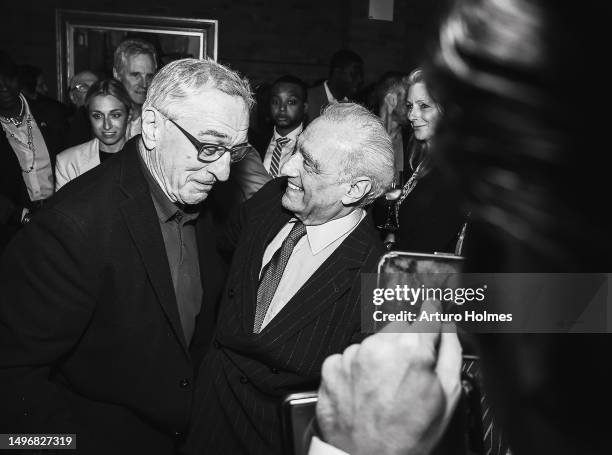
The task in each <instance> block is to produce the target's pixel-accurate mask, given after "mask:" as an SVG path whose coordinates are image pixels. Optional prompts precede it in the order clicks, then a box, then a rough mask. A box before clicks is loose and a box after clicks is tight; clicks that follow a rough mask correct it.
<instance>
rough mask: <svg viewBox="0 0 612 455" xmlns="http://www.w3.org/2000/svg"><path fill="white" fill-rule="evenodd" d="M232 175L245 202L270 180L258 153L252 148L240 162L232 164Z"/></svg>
mask: <svg viewBox="0 0 612 455" xmlns="http://www.w3.org/2000/svg"><path fill="white" fill-rule="evenodd" d="M232 174H234V176H235V177H236V181H237V183H238V186H239V187H240V190H241V193H242V195H243V197H244V200H245V201H246V200H247V199H250V197H251V196H253V195H254V194H255V193H256V192H257V191H259V189H260V188H261V187H262V186H264V185H265V184H266V183H268V182H269V181H270V180H271V179H272V177H270V174H268V172H267V171H266V168H265V167H264V165H263V163H262V161H261V158H260V157H259V153H257V150H255V149H254V148H251V149H250V150H249V151H248V153H247V154H246V156H245V157H244V158H243V159H242V160H241V161H239V162H238V163H236V164H234V167H233V168H232Z"/></svg>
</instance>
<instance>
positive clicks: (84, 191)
mask: <svg viewBox="0 0 612 455" xmlns="http://www.w3.org/2000/svg"><path fill="white" fill-rule="evenodd" d="M120 171H121V169H120V160H118V159H117V160H108V161H107V162H105V163H103V164H102V165H99V166H96V167H94V168H93V169H91V170H90V171H88V172H86V173H84V174H82V175H80V176H79V177H77V178H76V179H73V180H71V181H70V182H68V183H67V184H66V185H64V186H63V187H62V188H61V190H60V191H58V192H57V193H56V194H55V195H53V197H52V198H51V200H50V201H49V202H50V206H51V207H53V208H55V209H56V210H60V211H69V212H81V211H83V212H90V211H92V210H94V209H95V210H99V207H100V206H103V205H106V204H108V203H110V200H111V199H112V196H113V194H115V192H116V191H118V189H119V184H118V180H119V173H120Z"/></svg>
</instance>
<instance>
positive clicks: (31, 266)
mask: <svg viewBox="0 0 612 455" xmlns="http://www.w3.org/2000/svg"><path fill="white" fill-rule="evenodd" d="M139 139H140V136H137V137H136V138H134V139H133V140H132V141H130V142H128V144H126V146H125V148H124V150H123V152H122V153H121V154H119V155H118V156H117V157H113V158H111V159H109V160H107V161H106V162H104V163H103V164H102V165H100V166H98V167H96V168H95V169H93V170H92V171H90V172H88V173H86V174H84V175H82V176H81V177H79V178H77V179H75V180H73V181H71V182H70V183H69V184H68V185H66V186H65V187H64V188H62V190H61V191H60V192H58V193H57V194H56V195H55V196H54V197H53V198H52V200H51V201H50V203H49V205H48V206H45V208H43V209H42V210H41V211H40V212H39V214H37V216H36V217H34V218H33V220H32V221H31V222H30V223H29V224H28V225H26V226H25V227H24V229H22V230H21V231H20V232H19V233H18V234H17V235H16V237H15V238H14V240H13V242H11V243H10V244H9V246H8V247H7V249H6V251H5V254H4V256H3V258H2V263H1V269H0V284H1V289H2V291H1V293H0V298H1V299H2V304H1V305H0V403H2V407H1V410H0V428H1V429H2V430H3V431H4V432H19V433H50V432H58V431H59V432H67V433H76V434H77V447H78V448H80V453H87V454H98V453H99V454H104V455H108V454H135V453H143V454H144V453H146V454H148V455H150V454H171V453H173V449H174V447H173V445H174V443H175V439H178V438H180V437H181V433H183V432H184V431H185V430H186V428H187V423H188V420H189V414H190V410H191V405H192V398H193V388H192V384H193V382H194V367H193V363H194V362H195V360H194V359H192V354H194V352H195V353H196V354H197V353H198V351H197V350H198V349H199V348H202V347H207V346H208V345H209V344H210V335H211V328H210V326H207V323H209V322H211V321H212V319H211V318H209V315H210V314H211V313H212V311H213V302H214V301H215V300H216V298H217V296H218V295H219V294H220V291H221V286H222V282H223V278H224V277H223V274H222V267H220V265H219V264H220V261H221V260H220V257H219V256H218V255H217V253H216V249H215V244H214V238H213V236H212V235H211V234H210V232H212V229H211V227H210V223H211V222H210V218H209V217H208V216H207V215H206V214H205V213H202V215H201V216H200V217H199V219H198V224H197V230H198V233H199V234H198V237H199V245H198V246H199V253H200V259H201V260H200V270H201V275H202V280H203V285H204V299H203V303H202V311H201V313H200V317H199V320H198V326H197V328H196V333H195V335H194V338H193V340H192V346H191V348H192V350H191V354H190V352H189V350H188V347H187V346H186V343H185V338H184V336H183V332H182V326H181V323H180V319H179V313H178V308H177V304H176V298H175V295H174V288H173V284H172V278H171V275H170V269H169V266H168V260H167V256H166V252H165V248H164V243H163V237H162V233H161V229H160V226H159V220H158V218H157V213H156V211H155V207H154V205H153V202H152V199H151V195H150V192H149V189H148V186H147V183H146V180H145V178H144V176H143V173H142V168H141V164H140V161H139V159H138V155H137V153H138V152H137V141H138V140H139ZM194 350H195V351H194ZM199 353H200V354H201V350H200V351H199ZM173 435H176V438H175V437H174V436H173Z"/></svg>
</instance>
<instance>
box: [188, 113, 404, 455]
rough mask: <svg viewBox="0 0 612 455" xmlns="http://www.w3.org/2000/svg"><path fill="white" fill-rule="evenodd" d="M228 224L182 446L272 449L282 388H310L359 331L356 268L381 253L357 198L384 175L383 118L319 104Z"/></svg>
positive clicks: (366, 266)
mask: <svg viewBox="0 0 612 455" xmlns="http://www.w3.org/2000/svg"><path fill="white" fill-rule="evenodd" d="M282 174H283V175H284V176H286V177H287V178H279V179H275V180H273V181H272V182H270V183H268V184H267V185H266V186H264V187H263V188H262V189H261V190H260V191H259V192H258V193H256V194H255V195H254V196H253V197H252V198H251V199H250V200H249V201H247V203H246V204H245V205H244V206H243V207H244V208H243V210H242V212H241V214H240V217H237V219H235V220H234V223H233V224H232V225H231V226H230V228H229V229H228V230H227V231H226V233H227V239H226V240H227V245H225V246H226V247H227V248H228V249H229V250H232V249H235V253H234V257H233V261H232V267H231V270H230V273H229V277H228V282H227V285H226V290H225V295H224V299H223V301H222V302H221V307H220V314H219V318H218V322H217V324H218V326H217V329H216V335H215V340H214V342H213V346H214V348H213V349H212V350H211V351H209V352H208V353H207V355H206V357H205V359H204V361H203V363H202V366H201V367H200V370H199V373H198V374H199V376H198V383H197V387H196V390H197V394H196V402H195V408H194V417H193V423H192V426H191V430H190V433H189V436H188V438H187V443H186V445H185V447H184V449H183V450H185V451H186V452H187V453H189V454H194V455H195V454H199V455H201V454H204V453H206V454H212V455H215V454H223V455H226V454H230V453H231V454H233V455H234V454H244V453H249V454H266V455H270V454H280V453H282V448H281V427H280V421H279V409H278V406H279V405H280V402H281V399H282V397H283V396H284V395H286V394H288V393H290V392H292V391H295V390H307V389H312V388H316V387H317V385H318V383H319V380H320V374H321V364H322V363H323V360H324V359H325V357H326V356H328V355H330V354H332V353H336V352H341V351H342V350H343V349H345V348H346V347H347V346H348V345H349V344H351V342H352V341H353V340H355V339H356V338H359V337H360V332H361V330H360V329H361V325H360V315H361V311H360V280H361V274H362V273H366V272H373V271H375V269H376V262H377V260H378V258H379V257H380V255H381V254H382V253H383V247H382V244H381V243H380V240H379V239H378V234H377V232H376V231H375V229H374V228H373V226H372V225H371V223H370V222H369V218H368V217H366V212H365V211H364V208H363V207H364V206H366V205H367V204H369V203H370V202H371V201H373V200H374V199H375V198H376V197H378V196H379V195H381V194H382V193H383V192H384V191H385V190H386V188H387V187H388V186H389V185H390V183H391V180H392V178H393V149H392V147H391V141H390V139H389V136H388V135H387V133H386V132H385V130H384V128H383V126H382V123H381V122H380V120H379V119H378V118H377V117H375V116H374V115H373V114H371V113H369V112H368V111H367V110H366V109H365V108H363V107H361V106H358V105H356V104H349V103H345V104H335V105H331V106H330V107H328V108H327V109H326V110H325V111H324V113H323V114H322V115H321V116H320V117H318V118H317V119H316V120H315V121H313V122H312V124H311V125H310V126H309V127H308V128H307V129H306V130H305V131H304V132H303V133H302V135H301V136H300V138H299V139H298V145H297V149H296V151H295V153H294V154H293V156H292V157H291V159H290V160H289V161H288V162H287V163H285V165H284V166H283V168H282Z"/></svg>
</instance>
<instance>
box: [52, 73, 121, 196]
mask: <svg viewBox="0 0 612 455" xmlns="http://www.w3.org/2000/svg"><path fill="white" fill-rule="evenodd" d="M131 106H132V104H131V101H130V95H129V94H128V93H127V91H126V90H125V88H124V87H123V84H122V83H121V82H119V81H118V80H116V79H106V80H102V81H98V82H96V83H94V84H93V85H92V86H91V87H90V89H89V91H88V92H87V96H86V97H85V108H86V109H87V113H88V116H89V121H90V123H91V130H92V132H93V135H94V138H93V139H92V140H90V141H88V142H85V143H83V144H79V145H76V146H74V147H71V148H69V149H66V150H64V151H63V152H62V153H60V154H59V155H58V156H57V163H56V165H55V190H56V191H57V190H59V189H60V188H61V187H62V186H64V185H65V184H66V183H68V182H69V181H70V180H72V179H74V178H76V177H78V176H79V175H81V174H83V173H84V172H87V171H88V170H90V169H92V168H94V167H96V166H97V165H99V164H100V163H101V162H102V161H104V160H105V159H107V158H109V157H111V156H112V155H113V154H115V153H117V152H119V151H120V150H121V149H123V146H124V144H125V142H126V130H127V127H128V124H129V122H130V118H131Z"/></svg>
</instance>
